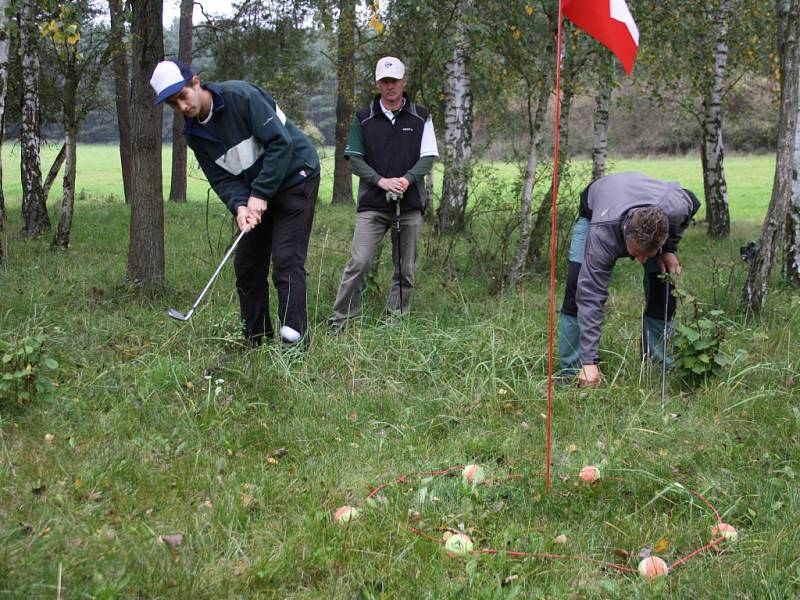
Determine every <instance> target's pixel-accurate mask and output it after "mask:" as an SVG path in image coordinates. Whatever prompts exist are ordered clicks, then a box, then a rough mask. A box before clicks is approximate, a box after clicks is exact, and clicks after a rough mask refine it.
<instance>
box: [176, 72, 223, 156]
mask: <svg viewBox="0 0 800 600" xmlns="http://www.w3.org/2000/svg"><path fill="white" fill-rule="evenodd" d="M203 89H206V90H208V91H209V92H211V98H212V101H213V103H214V104H213V107H214V112H215V113H216V112H218V111H220V110H222V109H223V108H225V99H224V98H223V97H222V94H220V93H219V90H218V89H217V86H215V85H214V84H213V83H207V84H205V85H204V86H203ZM183 133H184V134H185V135H192V136H195V137H201V138H205V139H207V140H211V141H212V142H218V141H219V140H218V139H217V138H216V137H214V135H213V134H212V133H211V132H210V131H209V130H208V128H207V127H204V126H203V125H200V123H198V122H197V119H195V118H194V117H192V118H189V117H184V118H183Z"/></svg>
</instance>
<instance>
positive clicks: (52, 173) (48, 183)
mask: <svg viewBox="0 0 800 600" xmlns="http://www.w3.org/2000/svg"><path fill="white" fill-rule="evenodd" d="M66 158H67V144H66V143H64V144H61V149H60V150H59V151H58V154H56V157H55V159H53V164H52V165H50V170H49V171H48V172H47V177H45V179H44V185H43V186H42V193H43V194H44V197H45V198H47V197H48V196H50V188H52V187H53V182H54V181H55V180H56V177H58V173H59V171H61V167H63V166H64V161H65V160H66Z"/></svg>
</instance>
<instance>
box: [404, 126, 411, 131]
mask: <svg viewBox="0 0 800 600" xmlns="http://www.w3.org/2000/svg"><path fill="white" fill-rule="evenodd" d="M403 131H414V128H413V127H403Z"/></svg>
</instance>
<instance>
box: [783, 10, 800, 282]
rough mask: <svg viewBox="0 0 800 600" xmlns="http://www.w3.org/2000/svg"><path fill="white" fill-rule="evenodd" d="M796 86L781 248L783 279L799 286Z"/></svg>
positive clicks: (798, 115) (799, 150)
mask: <svg viewBox="0 0 800 600" xmlns="http://www.w3.org/2000/svg"><path fill="white" fill-rule="evenodd" d="M793 4H797V5H798V6H799V7H800V2H794V3H793ZM798 12H800V8H798ZM797 18H798V19H800V16H797ZM789 35H791V34H789ZM795 43H796V44H797V45H798V48H797V49H796V52H797V55H798V62H800V34H797V35H796V37H795ZM795 67H797V65H795ZM798 85H800V76H799V77H798V81H797V82H795V92H796V93H797V94H798V102H797V104H795V106H794V110H795V122H794V148H793V153H792V166H791V169H792V175H793V176H792V179H791V195H790V197H789V206H788V207H787V211H786V225H785V231H784V246H783V277H784V278H785V279H787V280H789V281H790V282H792V283H793V284H794V285H800V179H798V177H797V176H796V175H795V174H796V173H800V90H798V89H797V86H798Z"/></svg>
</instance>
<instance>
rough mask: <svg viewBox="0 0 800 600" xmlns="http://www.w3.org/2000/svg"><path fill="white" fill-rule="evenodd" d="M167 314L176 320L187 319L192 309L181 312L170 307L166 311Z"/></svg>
mask: <svg viewBox="0 0 800 600" xmlns="http://www.w3.org/2000/svg"><path fill="white" fill-rule="evenodd" d="M167 314H168V315H169V316H170V317H172V318H173V319H175V320H176V321H188V320H189V319H190V318H191V316H192V311H189V312H188V314H183V313H182V312H178V311H177V310H175V309H174V308H170V309H169V310H168V311H167Z"/></svg>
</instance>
